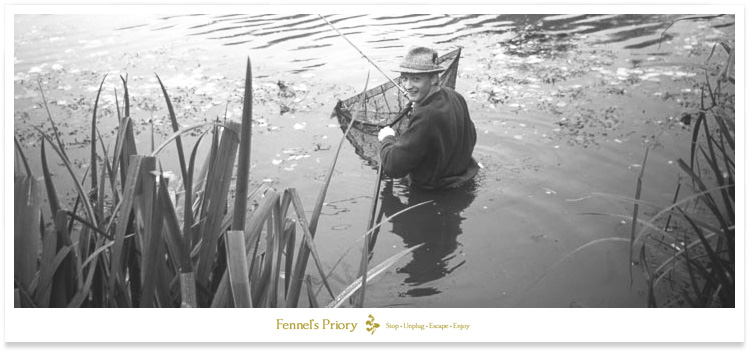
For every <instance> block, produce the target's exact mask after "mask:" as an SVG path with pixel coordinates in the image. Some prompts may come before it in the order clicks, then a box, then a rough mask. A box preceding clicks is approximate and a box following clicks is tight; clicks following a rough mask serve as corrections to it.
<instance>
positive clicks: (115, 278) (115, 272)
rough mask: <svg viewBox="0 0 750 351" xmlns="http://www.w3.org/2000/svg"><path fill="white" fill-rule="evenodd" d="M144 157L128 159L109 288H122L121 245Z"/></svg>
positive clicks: (138, 183) (137, 187)
mask: <svg viewBox="0 0 750 351" xmlns="http://www.w3.org/2000/svg"><path fill="white" fill-rule="evenodd" d="M144 160H145V156H138V155H135V156H131V157H130V161H129V163H130V168H129V169H128V175H127V177H126V178H125V179H126V183H125V190H124V191H123V194H122V205H121V206H120V211H119V213H118V215H117V217H118V218H119V223H118V225H117V229H116V232H115V240H114V243H113V246H112V260H111V263H110V264H111V268H110V270H111V275H110V280H109V286H110V287H114V286H115V283H116V282H117V283H118V284H120V286H124V284H125V282H124V278H123V272H122V269H121V266H122V265H123V245H124V243H125V234H126V233H125V232H126V230H127V229H128V227H129V223H130V214H131V212H132V210H133V204H134V203H135V196H136V192H137V189H139V188H140V185H141V182H142V180H141V177H140V175H141V174H142V171H141V169H142V167H144Z"/></svg>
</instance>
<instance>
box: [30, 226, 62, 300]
mask: <svg viewBox="0 0 750 351" xmlns="http://www.w3.org/2000/svg"><path fill="white" fill-rule="evenodd" d="M56 249H57V235H56V234H55V232H54V229H51V230H48V231H47V233H46V234H45V235H44V236H43V237H42V257H41V259H40V261H39V287H38V288H37V289H34V293H35V294H34V301H35V302H36V305H37V306H39V307H49V300H50V293H51V291H50V289H49V286H50V285H51V283H52V275H53V274H54V273H55V272H54V271H53V270H52V261H53V260H54V258H55V253H56V252H57V250H56Z"/></svg>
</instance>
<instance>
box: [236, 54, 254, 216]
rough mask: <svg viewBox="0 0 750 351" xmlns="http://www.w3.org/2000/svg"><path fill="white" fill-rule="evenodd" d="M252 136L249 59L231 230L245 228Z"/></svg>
mask: <svg viewBox="0 0 750 351" xmlns="http://www.w3.org/2000/svg"><path fill="white" fill-rule="evenodd" d="M252 135H253V72H252V68H251V67H250V57H248V58H247V69H246V73H245V95H244V98H243V104H242V126H241V131H240V150H239V156H238V158H239V159H238V161H237V182H236V192H235V197H234V222H233V223H232V228H233V229H234V230H241V229H242V228H244V227H245V215H246V213H247V185H248V178H249V175H250V151H251V147H252V143H251V141H252Z"/></svg>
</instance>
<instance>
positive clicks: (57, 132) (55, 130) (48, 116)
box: [37, 81, 68, 158]
mask: <svg viewBox="0 0 750 351" xmlns="http://www.w3.org/2000/svg"><path fill="white" fill-rule="evenodd" d="M37 85H38V86H39V93H40V94H41V95H42V102H44V109H45V110H46V111H47V120H49V123H50V125H52V131H53V132H54V133H55V140H56V141H57V145H58V146H59V147H60V150H61V151H62V152H63V155H64V156H65V157H64V158H68V155H66V154H65V144H63V142H62V140H61V139H60V131H59V130H58V129H57V125H56V124H55V121H54V120H53V119H52V113H51V112H50V111H49V105H47V98H46V97H45V96H44V89H42V83H41V81H37ZM40 133H42V132H41V131H40ZM42 135H44V133H42ZM50 142H52V141H51V140H50ZM61 157H62V156H61Z"/></svg>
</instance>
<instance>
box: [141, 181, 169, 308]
mask: <svg viewBox="0 0 750 351" xmlns="http://www.w3.org/2000/svg"><path fill="white" fill-rule="evenodd" d="M152 176H153V175H146V177H148V178H152ZM159 178H160V179H161V183H160V185H161V186H159V187H158V189H157V190H156V196H154V197H152V198H151V199H147V200H146V201H149V200H150V201H152V206H150V207H151V209H150V211H149V210H148V209H146V211H149V212H151V214H150V216H149V217H150V221H149V222H146V225H147V228H149V230H147V231H146V233H148V234H147V235H144V238H143V250H144V252H143V253H142V260H143V269H142V271H141V274H142V278H141V281H142V282H143V290H142V293H141V307H153V306H154V298H155V294H156V284H157V279H158V275H159V271H160V270H161V269H162V268H163V267H164V239H163V238H162V231H163V227H164V218H165V216H164V206H162V205H161V203H160V202H159V203H156V202H157V201H160V198H163V197H164V196H165V193H167V192H168V190H167V186H166V182H164V180H163V178H164V177H163V174H162V175H161V176H160V177H159ZM144 185H145V184H144ZM147 191H148V190H147ZM167 196H168V195H167Z"/></svg>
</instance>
